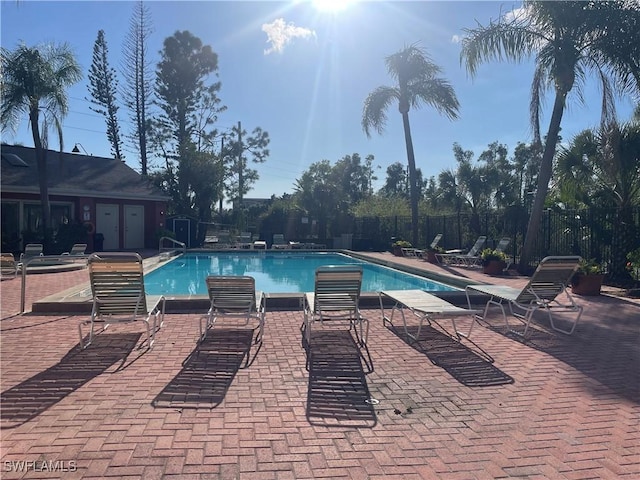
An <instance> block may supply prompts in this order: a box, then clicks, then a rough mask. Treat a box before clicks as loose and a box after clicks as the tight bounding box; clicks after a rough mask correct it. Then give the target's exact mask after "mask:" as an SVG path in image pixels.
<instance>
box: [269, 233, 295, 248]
mask: <svg viewBox="0 0 640 480" xmlns="http://www.w3.org/2000/svg"><path fill="white" fill-rule="evenodd" d="M271 248H272V249H273V250H284V249H289V248H291V245H289V244H288V243H287V242H285V240H284V235H283V234H282V233H274V234H273V243H272V244H271Z"/></svg>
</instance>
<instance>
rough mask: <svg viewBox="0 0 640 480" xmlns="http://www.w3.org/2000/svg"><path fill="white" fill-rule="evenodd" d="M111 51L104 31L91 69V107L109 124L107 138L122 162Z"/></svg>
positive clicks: (115, 154) (99, 38)
mask: <svg viewBox="0 0 640 480" xmlns="http://www.w3.org/2000/svg"><path fill="white" fill-rule="evenodd" d="M108 56H109V49H108V47H107V40H106V39H105V36H104V30H100V31H98V38H97V39H96V43H95V44H94V46H93V60H92V62H91V67H90V68H89V82H90V85H89V93H90V94H91V99H90V101H91V103H93V104H94V105H97V106H96V107H89V108H91V110H93V111H94V112H96V113H98V114H100V115H104V117H105V119H106V122H107V138H108V139H109V143H111V153H112V155H114V156H115V157H116V158H118V159H120V160H122V159H124V156H123V155H122V140H121V139H120V126H119V125H118V108H119V107H118V105H117V103H116V92H117V89H118V80H117V78H116V71H115V70H114V69H113V68H111V67H109V59H108Z"/></svg>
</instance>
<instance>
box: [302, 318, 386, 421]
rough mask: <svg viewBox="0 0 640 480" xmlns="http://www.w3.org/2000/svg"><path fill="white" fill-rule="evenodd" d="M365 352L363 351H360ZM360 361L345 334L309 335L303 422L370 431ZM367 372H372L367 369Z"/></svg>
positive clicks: (367, 397)
mask: <svg viewBox="0 0 640 480" xmlns="http://www.w3.org/2000/svg"><path fill="white" fill-rule="evenodd" d="M363 348H364V349H365V350H366V347H363ZM365 353H366V354H367V358H365V357H364V355H363V353H362V352H361V351H360V348H359V347H358V345H357V344H356V342H355V341H354V339H353V337H352V336H351V333H350V332H349V331H346V330H333V331H317V332H313V333H312V336H311V342H310V345H309V348H308V349H307V355H308V356H309V358H308V367H309V386H308V390H307V411H306V414H307V420H308V421H309V423H310V424H312V425H321V426H325V427H354V428H363V427H365V428H366V427H368V428H372V427H374V426H375V425H376V423H377V418H376V414H375V411H374V408H373V404H371V403H368V402H369V400H370V399H371V394H370V392H369V387H368V385H367V381H366V378H365V370H364V368H363V366H362V361H364V362H365V364H367V362H370V357H369V356H368V352H365ZM367 370H368V371H369V372H371V371H373V369H372V367H371V366H370V365H367Z"/></svg>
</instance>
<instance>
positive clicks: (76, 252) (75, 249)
mask: <svg viewBox="0 0 640 480" xmlns="http://www.w3.org/2000/svg"><path fill="white" fill-rule="evenodd" d="M86 251H87V244H86V243H74V244H73V246H72V247H71V250H69V251H68V252H64V253H63V254H62V255H69V256H72V257H77V256H82V255H84V254H85V252H86Z"/></svg>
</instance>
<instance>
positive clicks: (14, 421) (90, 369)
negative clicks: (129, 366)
mask: <svg viewBox="0 0 640 480" xmlns="http://www.w3.org/2000/svg"><path fill="white" fill-rule="evenodd" d="M140 336H141V334H140V333H110V334H108V335H96V336H95V337H94V340H93V342H92V343H91V345H90V346H88V347H87V348H85V349H84V350H83V349H81V348H80V345H77V346H75V347H74V348H73V349H72V350H70V351H69V352H68V353H67V354H66V355H65V356H64V357H63V358H62V359H61V360H60V362H58V363H57V364H56V365H54V366H52V367H50V368H48V369H47V370H45V371H44V372H40V373H38V374H36V375H34V376H33V377H31V378H29V379H27V380H25V381H23V382H22V383H20V384H18V385H16V386H15V387H11V388H9V389H8V390H5V391H4V392H2V394H0V404H1V405H2V410H1V412H0V418H1V421H0V429H8V428H15V427H17V426H19V425H22V424H24V423H26V422H28V421H29V420H31V419H33V418H35V417H37V416H38V415H40V414H41V413H42V412H44V411H45V410H47V409H48V408H49V407H52V406H53V405H55V404H56V403H58V402H60V401H61V400H62V399H63V398H65V397H66V396H67V395H69V394H71V393H73V392H74V391H75V390H78V389H79V388H80V387H82V386H83V385H84V384H85V383H87V382H88V381H89V380H91V379H93V378H95V377H97V376H98V375H101V374H102V373H104V372H106V371H107V370H108V369H109V368H110V367H111V366H113V365H115V364H116V363H120V365H119V366H118V368H117V369H116V371H118V370H121V367H122V365H124V363H125V362H126V360H127V358H128V357H129V354H130V353H131V352H132V351H133V349H134V348H135V346H136V344H137V343H138V341H139V340H140Z"/></svg>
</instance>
